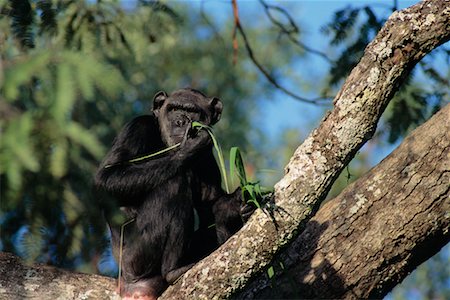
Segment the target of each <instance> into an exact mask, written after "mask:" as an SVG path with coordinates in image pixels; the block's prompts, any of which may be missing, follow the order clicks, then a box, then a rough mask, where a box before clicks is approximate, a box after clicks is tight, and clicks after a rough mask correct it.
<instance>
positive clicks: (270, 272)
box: [267, 266, 275, 279]
mask: <svg viewBox="0 0 450 300" xmlns="http://www.w3.org/2000/svg"><path fill="white" fill-rule="evenodd" d="M267 276H269V278H270V279H272V277H273V276H275V271H274V269H273V266H270V268H268V269H267Z"/></svg>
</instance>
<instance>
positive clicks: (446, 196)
mask: <svg viewBox="0 0 450 300" xmlns="http://www.w3.org/2000/svg"><path fill="white" fill-rule="evenodd" d="M449 241H450V104H449V105H447V107H446V108H444V109H442V110H441V111H440V112H439V113H437V114H436V115H435V116H434V117H433V118H432V119H431V120H429V121H428V122H427V123H425V124H424V125H422V126H420V127H419V128H417V129H416V130H415V131H414V132H413V133H412V134H411V135H410V136H409V137H408V138H407V139H406V140H405V141H404V142H403V143H402V144H401V145H400V146H399V147H398V148H397V149H396V150H395V151H394V152H393V153H391V154H390V155H389V156H388V157H387V158H385V159H384V160H383V161H382V162H381V163H380V164H379V165H377V166H376V167H374V168H373V169H372V170H371V171H369V172H368V173H367V174H366V175H364V176H362V177H361V178H360V179H358V180H357V181H356V182H354V183H353V184H351V185H349V186H348V187H347V188H346V189H345V190H344V191H343V192H342V193H341V194H340V195H339V196H338V197H336V198H335V199H333V200H331V201H329V202H327V203H326V204H325V205H324V206H323V207H322V208H321V209H320V210H319V211H318V213H317V215H316V216H314V217H313V218H312V219H311V220H310V221H309V222H308V224H307V225H306V228H305V231H304V232H303V233H302V234H301V235H300V236H299V237H298V238H297V239H296V240H295V241H294V242H293V243H292V245H290V246H289V248H288V249H287V250H286V251H284V252H283V253H282V254H281V255H280V256H279V257H278V258H277V259H276V260H275V261H274V262H273V263H272V265H273V266H274V268H275V270H276V272H280V273H282V275H281V276H279V277H276V278H272V279H269V278H267V276H260V277H259V278H258V279H257V280H255V281H254V282H252V284H250V285H248V286H247V287H246V289H245V292H244V293H243V294H241V295H239V297H237V298H250V299H251V298H268V299H271V298H319V299H323V298H333V299H335V298H337V299H342V298H359V299H367V298H382V297H383V296H385V295H386V294H387V292H389V291H390V290H391V289H392V288H393V287H394V286H395V285H396V284H397V283H398V282H400V281H401V280H403V278H405V276H406V275H408V274H409V272H411V271H412V270H413V269H414V268H415V267H416V266H418V265H419V264H420V263H422V262H423V261H425V260H426V259H428V258H430V257H431V256H432V255H434V254H435V253H437V252H438V251H439V250H440V249H441V247H443V246H444V245H446V244H447V243H448V242H449ZM281 266H283V268H284V270H283V268H282V267H281Z"/></svg>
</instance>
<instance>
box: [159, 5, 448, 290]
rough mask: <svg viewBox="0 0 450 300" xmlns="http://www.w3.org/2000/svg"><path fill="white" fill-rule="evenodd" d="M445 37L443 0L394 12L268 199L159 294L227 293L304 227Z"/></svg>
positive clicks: (257, 269)
mask: <svg viewBox="0 0 450 300" xmlns="http://www.w3.org/2000/svg"><path fill="white" fill-rule="evenodd" d="M449 38H450V5H449V1H446V0H434V1H432V0H428V1H422V2H420V3H418V4H416V5H414V6H412V7H410V8H408V9H405V10H403V11H400V12H395V13H394V14H393V15H392V16H391V17H390V18H389V20H388V21H387V22H386V24H385V26H384V27H383V28H382V29H381V31H380V32H379V34H378V35H377V36H376V38H375V40H374V41H373V42H372V43H370V44H369V45H368V47H367V48H366V51H365V55H364V57H363V58H362V59H361V61H360V63H359V64H358V65H357V66H356V67H355V69H354V70H353V71H352V73H351V74H350V76H349V78H348V79H347V80H346V82H345V83H344V85H343V87H342V89H341V91H340V92H339V94H338V95H337V96H336V98H335V100H334V104H335V108H334V110H333V111H332V112H331V113H330V114H329V115H327V116H326V117H325V118H324V120H323V121H322V123H321V124H320V126H319V128H317V129H316V130H314V132H313V133H312V134H311V135H310V136H309V137H308V138H307V139H306V141H305V142H304V143H303V144H302V145H301V146H300V147H299V148H298V149H297V150H296V152H295V154H294V156H293V157H292V159H291V161H290V162H289V164H288V166H287V167H286V175H285V177H284V178H283V179H282V180H281V181H280V182H278V183H277V185H276V186H275V199H274V202H273V203H272V205H270V206H266V207H265V211H262V210H258V211H256V212H255V214H254V215H253V216H252V217H251V219H250V220H249V222H248V223H247V224H246V225H245V226H244V228H243V229H242V230H241V231H239V232H238V233H237V234H236V235H234V236H233V237H232V238H230V239H229V240H228V241H227V242H226V243H225V244H224V245H222V247H220V248H219V249H218V250H217V251H216V252H214V253H213V254H211V255H210V256H209V257H207V258H206V259H204V260H203V261H201V262H199V263H198V264H196V265H195V266H194V267H193V268H192V269H191V270H189V271H188V272H187V273H186V274H185V275H184V276H183V277H182V278H181V279H180V280H179V281H178V282H177V283H176V284H175V285H174V286H171V287H170V288H169V289H168V290H167V291H166V292H165V293H164V294H163V296H162V298H163V299H170V298H177V299H179V297H180V296H182V297H188V298H195V299H215V298H224V297H229V296H231V295H233V294H234V293H236V292H237V291H239V290H240V289H242V288H243V287H244V286H245V285H246V284H247V283H248V282H249V280H250V279H251V278H252V277H253V276H254V275H255V274H256V273H258V272H260V271H262V270H264V268H266V267H267V266H268V264H269V263H270V261H271V260H272V258H273V257H274V255H275V254H276V253H278V252H279V251H280V249H282V248H283V246H285V245H286V244H287V243H288V242H289V241H290V240H292V239H293V238H295V237H296V235H297V234H298V233H299V231H301V229H302V228H304V226H305V225H306V222H307V221H308V220H309V218H311V217H312V215H313V214H314V212H315V211H316V210H317V208H318V206H319V204H320V202H321V201H322V200H323V199H324V198H325V196H326V194H327V192H328V190H329V189H330V187H331V185H332V183H333V182H334V180H335V179H336V178H337V176H338V175H339V173H340V172H341V170H342V169H343V168H344V167H345V166H346V165H347V164H348V162H349V161H350V160H351V159H352V158H353V156H354V154H355V153H356V152H357V151H358V150H359V149H360V148H361V147H362V145H363V144H364V143H365V142H366V141H367V140H368V139H370V138H371V137H372V135H373V133H374V131H375V128H376V124H377V122H378V119H379V118H380V116H381V113H382V112H383V110H384V108H385V107H386V105H387V104H388V102H389V101H390V100H391V98H392V96H393V94H394V93H395V91H396V89H397V87H398V86H399V85H400V84H401V83H402V82H403V80H404V78H405V77H406V75H407V74H408V73H409V71H410V70H411V69H412V68H413V66H414V65H415V64H416V63H417V62H418V61H419V60H420V59H421V58H422V57H423V56H425V55H426V54H427V53H429V52H430V51H431V50H432V49H434V48H436V47H437V46H439V45H440V44H442V43H444V42H446V41H448V40H449ZM267 211H270V212H271V213H267Z"/></svg>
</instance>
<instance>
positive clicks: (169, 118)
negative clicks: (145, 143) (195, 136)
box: [153, 88, 222, 146]
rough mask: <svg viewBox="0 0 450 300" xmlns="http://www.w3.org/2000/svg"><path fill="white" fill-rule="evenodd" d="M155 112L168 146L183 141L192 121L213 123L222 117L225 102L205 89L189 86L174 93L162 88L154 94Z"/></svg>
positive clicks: (163, 138) (164, 140) (206, 123)
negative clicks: (199, 89)
mask: <svg viewBox="0 0 450 300" xmlns="http://www.w3.org/2000/svg"><path fill="white" fill-rule="evenodd" d="M153 113H154V114H155V117H156V118H157V120H158V124H159V128H160V131H161V138H162V140H163V142H164V143H165V144H166V145H167V146H172V145H175V144H177V143H180V142H181V141H182V140H183V137H184V134H185V133H186V130H188V127H190V126H191V124H192V122H194V121H197V122H200V123H202V124H205V125H213V124H215V123H217V121H219V119H220V115H221V113H222V102H221V101H220V99H218V98H216V97H211V98H208V97H206V96H205V95H204V94H203V93H202V92H200V91H197V90H194V89H190V88H186V89H179V90H177V91H175V92H173V93H172V94H170V96H168V95H167V94H166V93H165V92H158V93H157V94H156V95H155V97H154V98H153Z"/></svg>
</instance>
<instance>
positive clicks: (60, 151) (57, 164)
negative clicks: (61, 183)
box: [50, 139, 68, 178]
mask: <svg viewBox="0 0 450 300" xmlns="http://www.w3.org/2000/svg"><path fill="white" fill-rule="evenodd" d="M67 150H68V149H67V142H66V140H64V139H63V140H60V141H58V143H56V144H55V145H53V147H52V152H51V156H50V173H51V174H52V175H53V176H55V177H56V178H61V177H63V176H64V175H65V174H66V172H67Z"/></svg>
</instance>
